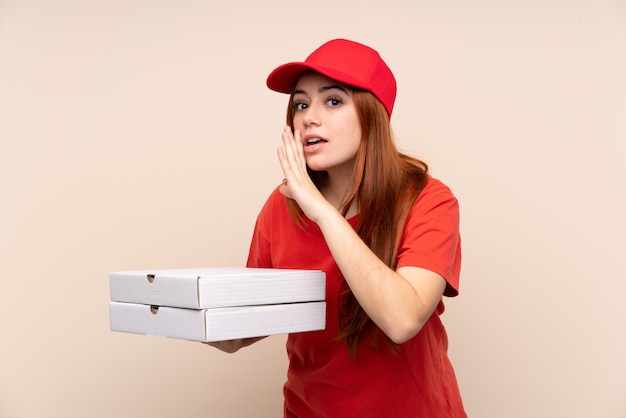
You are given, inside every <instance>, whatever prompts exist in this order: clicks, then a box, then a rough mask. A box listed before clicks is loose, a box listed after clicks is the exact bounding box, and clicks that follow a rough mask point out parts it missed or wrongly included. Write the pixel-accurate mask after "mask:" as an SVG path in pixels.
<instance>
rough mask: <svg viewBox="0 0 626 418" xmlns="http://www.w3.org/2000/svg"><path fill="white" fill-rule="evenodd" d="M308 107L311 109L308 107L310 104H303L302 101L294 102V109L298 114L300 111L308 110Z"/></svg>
mask: <svg viewBox="0 0 626 418" xmlns="http://www.w3.org/2000/svg"><path fill="white" fill-rule="evenodd" d="M307 107H309V105H308V104H306V103H305V102H302V101H300V102H293V109H294V110H295V111H296V112H298V111H300V110H304V109H306V108H307Z"/></svg>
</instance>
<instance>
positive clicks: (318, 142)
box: [304, 138, 328, 146]
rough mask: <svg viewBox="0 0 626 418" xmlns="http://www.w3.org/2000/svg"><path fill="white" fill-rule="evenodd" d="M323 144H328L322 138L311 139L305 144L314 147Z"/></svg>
mask: <svg viewBox="0 0 626 418" xmlns="http://www.w3.org/2000/svg"><path fill="white" fill-rule="evenodd" d="M322 142H328V141H326V140H325V139H322V138H309V139H307V140H306V142H305V143H304V145H305V146H312V145H317V144H321V143H322Z"/></svg>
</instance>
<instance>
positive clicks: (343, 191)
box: [320, 173, 358, 218]
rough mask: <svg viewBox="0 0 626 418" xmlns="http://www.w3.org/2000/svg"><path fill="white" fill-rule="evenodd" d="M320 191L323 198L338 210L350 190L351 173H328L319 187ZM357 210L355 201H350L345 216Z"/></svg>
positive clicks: (349, 215) (353, 213)
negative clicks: (350, 203)
mask: <svg viewBox="0 0 626 418" xmlns="http://www.w3.org/2000/svg"><path fill="white" fill-rule="evenodd" d="M320 191H321V193H322V195H323V196H324V198H325V199H326V200H327V201H328V202H329V203H330V204H332V205H333V206H334V207H335V208H336V209H337V210H339V209H340V208H341V207H342V206H343V204H344V203H345V201H346V199H347V198H348V196H349V195H350V192H351V191H352V174H350V175H345V174H344V175H339V174H336V173H328V177H327V178H326V179H325V181H324V183H323V184H322V185H321V187H320ZM357 212H358V208H357V205H356V202H352V205H350V208H349V209H348V213H347V214H346V217H347V218H348V217H351V216H352V215H355V214H356V213H357Z"/></svg>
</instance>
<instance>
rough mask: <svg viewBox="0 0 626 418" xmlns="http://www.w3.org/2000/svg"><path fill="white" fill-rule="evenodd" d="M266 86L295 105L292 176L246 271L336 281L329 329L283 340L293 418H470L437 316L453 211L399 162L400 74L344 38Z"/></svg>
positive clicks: (452, 260)
mask: <svg viewBox="0 0 626 418" xmlns="http://www.w3.org/2000/svg"><path fill="white" fill-rule="evenodd" d="M267 85H268V87H269V88H270V89H272V90H275V91H278V92H282V93H287V94H289V95H290V99H289V106H288V110H287V125H288V126H287V127H285V129H284V131H283V132H282V145H281V146H280V147H279V149H278V158H279V161H280V165H281V167H282V170H283V172H284V176H285V179H284V180H283V184H281V185H280V186H279V187H278V188H277V189H276V190H275V191H274V192H273V193H272V194H271V196H270V197H269V199H268V200H267V202H266V204H265V206H264V207H263V209H262V210H261V212H260V214H259V217H258V219H257V223H256V226H255V231H254V235H253V239H252V244H251V247H250V253H249V258H248V266H250V267H271V268H299V269H321V270H324V271H325V272H326V275H327V297H326V302H327V309H328V311H327V326H326V329H325V330H324V331H316V332H308V333H298V334H291V335H289V337H288V340H287V350H288V355H289V361H290V363H289V371H288V380H287V383H286V384H285V387H284V396H285V416H286V417H296V416H297V417H300V418H303V417H359V418H363V417H376V418H381V417H394V418H395V417H428V418H432V417H436V418H441V417H455V418H456V417H465V416H466V414H465V412H464V410H463V406H462V402H461V397H460V394H459V390H458V386H457V382H456V378H455V375H454V370H453V368H452V365H451V364H450V361H449V359H448V356H447V337H446V332H445V329H444V327H443V325H442V323H441V321H440V319H439V316H440V314H441V313H442V312H443V309H444V307H443V303H442V296H444V295H446V296H455V295H456V294H457V293H458V287H459V271H460V260H461V252H460V238H459V213H458V203H457V200H456V199H455V197H454V196H453V194H452V193H451V191H450V190H449V189H448V188H447V187H446V186H445V185H443V184H442V183H441V182H439V181H438V180H436V179H434V178H432V177H430V176H429V174H428V173H427V166H426V164H424V163H423V162H421V161H419V160H417V159H414V158H411V157H409V156H407V155H404V154H402V153H400V152H398V150H397V148H396V146H395V144H394V141H393V137H392V133H391V128H390V123H389V119H390V117H391V113H392V110H393V105H394V100H395V95H396V82H395V79H394V76H393V74H392V72H391V70H390V69H389V68H388V67H387V65H386V64H385V62H384V61H383V60H382V58H381V57H380V56H379V54H378V53H377V52H376V51H374V50H373V49H371V48H369V47H367V46H365V45H362V44H359V43H356V42H352V41H348V40H344V39H336V40H333V41H330V42H328V43H326V44H324V45H322V46H321V47H319V48H318V49H317V50H316V51H314V52H313V53H312V54H311V55H310V56H309V57H308V58H307V59H306V60H305V61H304V62H297V63H289V64H285V65H282V66H280V67H278V68H277V69H275V70H274V71H273V72H272V73H271V74H270V75H269V77H268V80H267ZM255 341H258V338H255V339H246V340H236V341H225V342H220V343H214V344H212V345H215V346H216V347H218V348H220V349H222V350H224V351H228V352H233V351H237V350H238V349H239V348H241V347H244V346H247V345H250V344H252V343H254V342H255Z"/></svg>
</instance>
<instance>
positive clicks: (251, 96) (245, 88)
mask: <svg viewBox="0 0 626 418" xmlns="http://www.w3.org/2000/svg"><path fill="white" fill-rule="evenodd" d="M335 37H346V38H350V39H354V40H357V41H360V42H363V43H366V44H369V45H371V46H373V47H374V48H376V49H378V50H379V51H380V53H381V54H382V56H383V57H384V58H385V60H386V61H387V62H388V64H389V65H390V66H391V67H392V69H393V70H394V72H395V74H396V77H397V79H398V85H399V93H398V98H397V101H396V108H395V111H394V115H393V118H392V124H393V127H394V131H395V133H396V136H397V139H398V144H399V146H400V147H401V148H402V149H403V150H405V151H407V152H410V153H412V154H413V155H416V156H418V157H421V158H423V159H425V160H426V161H427V162H428V163H429V164H430V166H431V169H432V173H433V175H434V176H436V177H438V178H440V179H441V180H443V181H444V182H446V183H447V184H448V185H449V186H450V187H451V188H452V189H453V190H454V192H455V193H456V195H457V197H458V198H459V200H460V202H461V210H462V233H463V243H464V264H463V274H462V279H461V280H462V281H461V293H460V296H459V297H458V298H455V299H451V300H447V301H446V303H447V311H446V313H445V314H444V317H443V319H444V321H445V323H446V325H447V327H448V332H449V336H450V344H451V348H450V355H451V357H452V360H453V362H454V364H455V366H456V370H457V374H458V379H459V382H460V385H461V390H462V393H463V396H464V400H465V404H466V407H467V410H468V413H469V415H470V416H472V417H480V418H502V417H507V418H529V417H533V418H537V417H546V418H548V417H549V418H553V417H568V418H572V417H581V418H588V417H605V418H620V417H621V418H623V417H625V416H626V396H625V395H626V358H625V355H626V336H625V332H626V331H625V330H626V326H625V322H626V308H625V305H626V304H625V303H624V302H623V298H624V293H625V291H626V280H625V279H626V274H625V273H624V268H623V267H624V260H625V259H626V258H625V255H626V251H625V245H624V236H625V234H626V223H625V221H624V213H626V202H625V191H626V185H625V180H626V169H625V166H626V165H625V163H624V160H625V157H626V77H624V74H626V2H624V1H609V0H587V1H582V0H579V1H567V0H561V1H556V0H545V1H512V0H509V1H496V0H485V1H472V2H466V1H460V0H459V1H453V0H443V1H415V2H410V1H406V0H389V1H384V2H381V1H346V2H336V1H326V0H321V1H318V2H314V3H310V2H309V3H301V2H289V1H278V0H270V1H266V2H257V1H252V0H248V1H232V2H211V1H200V0H197V1H191V0H182V1H169V2H166V1H160V0H159V1H148V0H124V1H121V0H112V1H111V0H109V1H104V0H91V1H89V0H87V1H79V0H73V1H72V0H57V1H42V0H14V1H12V0H0V147H1V148H0V193H1V195H0V273H1V276H0V297H1V299H2V302H1V303H0V341H1V342H0V416H1V417H7V418H35V417H37V418H38V417H44V418H47V417H94V418H99V417H119V418H122V417H137V416H151V417H152V418H159V417H163V418H166V417H167V418H169V417H173V416H185V417H189V418H192V417H242V418H243V417H261V418H264V417H278V416H280V415H281V413H282V391H281V389H282V384H283V382H284V379H285V371H286V366H287V360H286V356H285V349H284V341H285V337H284V336H274V337H271V338H269V339H266V340H264V341H262V342H260V343H258V344H257V345H255V346H253V347H250V348H248V349H245V350H242V351H241V352H239V353H237V354H235V355H227V354H224V353H221V352H218V351H217V350H214V349H212V348H210V347H207V346H205V345H202V344H200V343H194V342H189V341H182V340H174V339H167V338H161V337H149V336H140V335H133V334H122V333H113V332H111V331H109V323H108V321H109V317H108V301H109V290H108V274H109V272H111V271H115V270H124V269H144V268H148V269H151V268H175V267H206V266H226V265H232V266H241V265H244V263H245V258H246V255H247V250H248V243H249V239H250V236H251V233H252V226H253V223H254V220H255V217H256V214H257V212H258V211H259V209H260V207H261V205H262V204H263V202H264V200H265V198H266V197H267V195H268V194H269V192H270V191H271V190H272V189H273V188H274V187H275V186H276V185H277V184H278V183H279V182H280V180H281V179H282V177H283V176H282V174H281V171H280V168H279V165H278V162H277V159H276V151H275V150H276V147H277V146H278V144H279V138H280V131H281V129H282V126H283V123H284V111H285V107H286V100H287V98H286V96H284V95H280V94H277V93H273V92H271V91H269V90H268V89H266V87H265V77H266V76H267V74H268V73H269V72H270V71H271V70H272V69H273V68H274V67H275V66H277V65H279V64H282V63H284V62H287V61H291V60H302V59H304V58H305V57H306V55H308V53H309V52H311V51H312V50H313V49H314V48H316V47H317V46H318V45H320V44H321V43H323V42H325V41H327V40H329V39H331V38H335Z"/></svg>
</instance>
